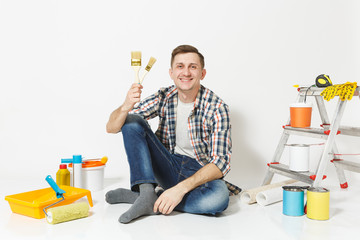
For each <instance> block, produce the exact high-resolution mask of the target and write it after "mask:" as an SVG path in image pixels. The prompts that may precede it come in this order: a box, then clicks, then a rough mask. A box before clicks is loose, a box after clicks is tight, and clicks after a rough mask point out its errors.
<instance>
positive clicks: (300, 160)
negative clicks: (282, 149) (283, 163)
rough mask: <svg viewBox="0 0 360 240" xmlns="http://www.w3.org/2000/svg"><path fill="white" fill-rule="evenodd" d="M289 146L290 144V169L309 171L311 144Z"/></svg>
mask: <svg viewBox="0 0 360 240" xmlns="http://www.w3.org/2000/svg"><path fill="white" fill-rule="evenodd" d="M288 146H290V151H289V152H290V158H289V170H291V171H295V172H307V171H309V159H310V145H308V144H289V145H288Z"/></svg>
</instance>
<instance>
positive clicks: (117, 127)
mask: <svg viewBox="0 0 360 240" xmlns="http://www.w3.org/2000/svg"><path fill="white" fill-rule="evenodd" d="M142 88H143V86H142V85H141V84H138V83H133V84H132V85H131V87H130V89H129V91H128V93H127V95H126V98H125V101H124V103H123V104H122V105H121V106H120V107H119V108H117V109H116V110H115V111H113V112H112V113H111V115H110V119H109V121H108V123H107V125H106V131H107V132H108V133H118V132H120V131H121V128H122V126H123V125H124V122H125V119H126V117H127V115H128V113H129V112H130V111H131V110H132V109H133V107H134V106H135V104H136V103H138V102H140V99H141V92H142V90H141V89H142Z"/></svg>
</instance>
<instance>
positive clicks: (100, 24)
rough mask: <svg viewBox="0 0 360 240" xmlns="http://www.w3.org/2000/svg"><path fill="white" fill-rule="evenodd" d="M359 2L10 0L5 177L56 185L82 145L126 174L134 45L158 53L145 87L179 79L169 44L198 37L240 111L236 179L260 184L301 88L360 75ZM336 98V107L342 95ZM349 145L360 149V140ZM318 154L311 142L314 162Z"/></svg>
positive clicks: (2, 124)
mask: <svg viewBox="0 0 360 240" xmlns="http://www.w3.org/2000/svg"><path fill="white" fill-rule="evenodd" d="M359 12H360V3H359V1H355V0H354V1H346V0H341V1H340V0H339V1H329V0H323V1H314V0H311V1H310V0H304V1H295V0H271V1H270V0H241V1H240V0H237V1H235V0H233V1H231V0H223V1H210V0H201V1H195V0H182V1H170V0H153V1H146V0H137V1H115V0H112V1H111V0H103V1H94V0H92V1H91V0H86V1H85V0H82V1H79V0H71V1H67V0H64V1H55V0H43V1H40V0H33V1H29V0H23V1H20V0H11V1H10V0H0V81H1V85H0V156H1V168H0V178H2V180H6V179H11V178H18V177H31V178H38V179H39V186H40V185H42V184H43V185H46V183H45V181H44V178H45V177H46V175H48V174H51V175H53V177H54V176H55V173H56V171H57V169H58V165H59V164H60V159H61V158H70V157H71V156H72V155H73V154H81V155H83V156H84V157H88V158H92V157H102V156H104V155H107V156H108V157H109V162H108V164H107V167H106V172H105V175H106V177H108V178H128V176H129V174H128V165H127V160H126V155H125V152H124V149H123V143H122V136H121V134H117V135H111V134H107V133H106V131H105V125H106V122H107V120H108V117H109V115H110V113H111V112H112V111H113V110H114V109H115V108H117V107H118V106H119V105H121V103H122V102H123V100H124V97H125V95H126V93H127V90H128V88H129V86H130V85H131V83H132V82H133V79H134V73H133V70H132V68H131V66H130V52H131V51H142V54H143V65H146V63H147V61H148V59H149V58H150V57H151V56H153V57H155V58H157V62H156V64H155V65H154V67H153V68H152V70H151V71H150V73H149V74H148V76H147V78H146V79H145V81H144V84H143V85H144V91H143V96H144V97H145V96H147V95H149V94H151V93H153V92H154V91H156V90H157V89H158V88H160V87H162V86H168V85H171V84H172V81H171V79H170V78H169V75H168V69H169V61H170V54H171V51H172V49H173V48H175V47H176V46H178V45H180V44H191V45H194V46H196V47H197V48H198V49H199V50H200V51H201V52H202V53H203V54H204V56H205V61H206V69H207V76H206V78H205V79H204V80H203V82H202V83H203V85H205V86H206V87H208V88H210V89H212V90H213V91H214V92H215V93H217V94H218V95H219V96H221V97H222V98H223V100H224V101H225V102H226V103H227V104H228V105H229V106H230V109H231V118H232V129H233V131H232V137H233V157H232V170H231V172H230V173H229V174H228V176H227V179H228V180H230V181H232V182H233V183H235V184H237V185H239V186H241V187H243V188H248V187H254V186H258V185H260V184H261V183H262V180H263V178H264V176H265V173H266V163H267V162H270V161H271V158H272V155H273V153H274V151H275V148H276V146H277V142H278V140H279V139H280V136H281V133H282V125H284V124H285V123H286V121H287V119H288V116H289V109H288V108H289V104H290V103H292V102H293V101H294V100H295V99H296V96H297V91H296V89H295V88H294V87H292V86H293V85H294V84H300V85H304V86H309V85H311V84H313V83H314V79H315V78H316V76H317V75H319V74H322V73H325V74H329V75H330V77H331V79H332V81H333V82H334V83H335V84H340V83H345V82H347V81H350V82H354V81H359V66H360V59H359V54H360V48H359V41H360V37H359V36H360V15H359ZM328 105H329V107H330V110H329V113H332V109H334V106H335V105H336V102H335V100H332V101H331V102H330V103H329V104H328ZM359 107H360V102H359V98H358V97H356V98H354V99H353V100H352V101H350V102H349V103H348V104H347V109H346V112H345V115H344V122H345V123H347V124H348V125H350V124H351V125H357V126H359V125H360V124H359V119H360V116H359V115H360V114H359ZM314 110H316V109H314ZM318 120H319V117H318V114H317V113H316V112H314V114H313V122H312V123H313V125H314V126H318V125H319V122H317V121H318ZM155 125H156V122H154V121H153V122H152V126H155ZM301 141H302V142H304V143H310V142H314V143H317V142H320V141H319V140H308V139H306V140H301ZM294 142H299V139H295V141H294ZM339 145H340V150H341V151H342V152H344V153H350V152H352V153H359V152H360V144H359V141H354V138H349V137H348V138H345V137H340V142H339ZM354 146H355V148H352V147H354ZM356 147H357V149H356ZM285 153H286V152H285ZM320 153H321V147H313V148H312V152H311V159H312V166H315V165H316V164H315V163H314V161H316V160H318V158H319V155H320ZM285 161H286V159H285ZM328 171H329V174H330V175H333V178H336V176H335V175H334V167H333V166H329V167H328ZM354 175H355V174H354ZM348 176H350V177H351V176H352V174H350V173H349V174H348ZM39 186H29V190H35V189H38V188H40V187H39ZM9 194H11V193H9Z"/></svg>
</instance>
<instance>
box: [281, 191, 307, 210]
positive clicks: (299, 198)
mask: <svg viewBox="0 0 360 240" xmlns="http://www.w3.org/2000/svg"><path fill="white" fill-rule="evenodd" d="M282 188H283V214H284V215H288V216H302V215H304V189H303V188H302V187H299V186H283V187H282Z"/></svg>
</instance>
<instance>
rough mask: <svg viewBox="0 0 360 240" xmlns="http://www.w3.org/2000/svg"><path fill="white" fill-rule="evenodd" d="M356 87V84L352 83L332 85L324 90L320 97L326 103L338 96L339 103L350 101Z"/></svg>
mask: <svg viewBox="0 0 360 240" xmlns="http://www.w3.org/2000/svg"><path fill="white" fill-rule="evenodd" d="M356 87H357V83H356V82H353V83H351V82H347V83H344V84H337V85H332V86H329V87H327V88H325V89H324V91H322V92H321V94H320V95H321V96H323V97H324V99H325V100H326V101H330V100H331V99H333V98H334V97H335V96H339V98H340V99H341V101H345V100H351V99H352V97H353V95H354V92H355V89H356Z"/></svg>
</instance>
